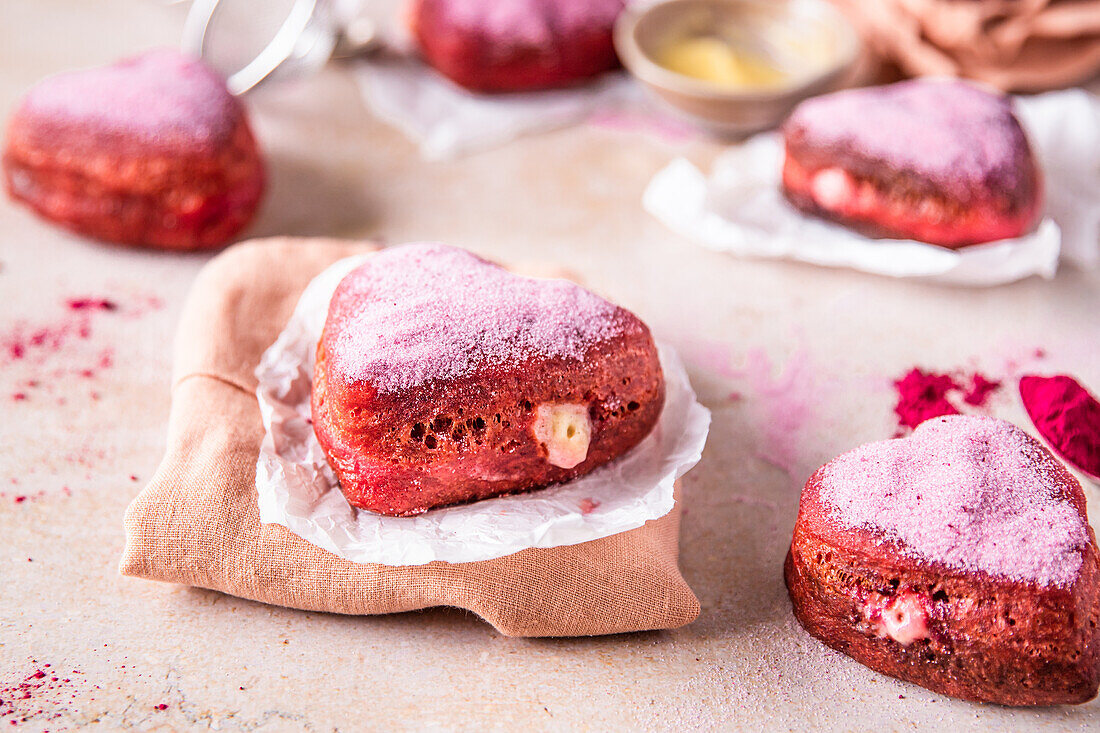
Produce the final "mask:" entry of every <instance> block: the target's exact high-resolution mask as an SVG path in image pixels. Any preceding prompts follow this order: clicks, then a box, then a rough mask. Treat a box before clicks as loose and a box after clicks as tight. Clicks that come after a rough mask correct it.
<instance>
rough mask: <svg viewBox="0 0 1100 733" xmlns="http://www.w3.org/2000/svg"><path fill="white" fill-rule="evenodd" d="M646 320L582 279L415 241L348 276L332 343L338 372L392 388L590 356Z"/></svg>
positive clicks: (335, 303) (333, 320) (334, 315)
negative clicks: (534, 272)
mask: <svg viewBox="0 0 1100 733" xmlns="http://www.w3.org/2000/svg"><path fill="white" fill-rule="evenodd" d="M642 328H644V326H643V325H642V324H641V322H640V321H639V320H638V319H637V318H635V317H634V316H633V315H632V314H630V313H629V312H628V311H625V310H623V309H622V308H619V307H617V306H615V305H613V304H611V303H609V302H607V301H606V300H604V299H603V298H600V297H599V296H596V295H594V294H592V293H590V292H588V291H587V290H585V289H583V288H581V287H579V286H578V285H576V284H574V283H571V282H567V281H565V280H534V279H531V278H525V277H520V276H518V275H513V274H512V273H510V272H508V271H507V270H505V269H503V268H501V267H498V266H497V265H494V264H492V263H490V262H487V261H485V260H483V259H481V258H480V257H477V256H475V255H473V254H470V253H469V252H466V251H465V250H461V249H457V248H454V247H448V246H445V245H441V244H413V245H405V246H402V247H395V248H392V249H388V250H385V251H383V252H381V253H379V254H377V255H375V256H374V257H372V258H371V259H370V260H369V261H368V262H366V263H365V264H364V265H362V266H360V267H359V268H357V269H356V270H354V271H353V272H352V273H350V274H349V275H348V276H347V277H345V278H344V279H343V281H341V283H340V285H339V286H338V287H337V289H336V292H335V294H334V295H333V297H332V302H331V304H330V306H329V314H328V321H327V323H326V325H325V344H326V350H327V354H328V358H329V359H330V364H331V365H332V367H333V369H334V371H335V372H336V373H340V374H344V375H347V376H348V377H349V378H351V379H354V380H360V381H364V382H369V383H370V384H371V385H373V386H374V387H375V389H377V390H378V391H379V392H383V393H387V392H396V391H400V390H407V389H414V388H416V387H420V386H423V385H427V384H429V383H432V382H436V381H446V380H453V379H457V378H461V377H465V376H469V375H471V374H473V373H475V372H476V371H477V370H479V369H481V368H485V367H488V366H495V365H503V366H519V365H522V364H524V363H527V362H530V361H532V360H536V359H556V360H563V361H567V362H574V363H576V362H583V361H584V360H585V358H586V356H587V355H588V353H589V351H590V350H591V349H593V348H594V347H596V346H598V345H599V344H601V343H605V342H607V341H609V340H611V339H614V338H617V337H619V336H622V335H624V334H628V333H636V332H637V330H638V329H642Z"/></svg>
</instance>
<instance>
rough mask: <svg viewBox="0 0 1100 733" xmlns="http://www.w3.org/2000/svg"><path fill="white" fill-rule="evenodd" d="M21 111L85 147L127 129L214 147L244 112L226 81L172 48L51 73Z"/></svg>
mask: <svg viewBox="0 0 1100 733" xmlns="http://www.w3.org/2000/svg"><path fill="white" fill-rule="evenodd" d="M21 111H22V113H23V114H26V115H29V116H30V117H29V118H30V119H31V120H33V121H34V124H35V125H36V129H37V131H38V132H37V134H40V135H56V134H58V133H60V132H62V131H64V132H65V133H66V136H67V137H66V139H68V140H70V143H71V144H72V145H74V146H75V147H77V148H81V147H83V146H84V145H89V146H91V145H96V146H97V147H98V143H99V141H101V140H110V139H114V138H117V137H118V136H120V135H123V136H125V137H126V138H127V140H128V141H130V142H131V143H133V142H139V143H142V144H144V145H148V146H151V147H154V148H156V149H158V150H166V149H167V150H172V149H174V148H176V147H179V146H186V147H187V149H188V150H189V151H192V152H194V151H196V150H213V149H215V148H216V147H217V146H219V145H220V144H221V143H222V142H223V141H224V140H225V139H226V138H227V137H228V136H229V135H230V134H231V133H232V131H233V129H234V126H235V125H236V121H237V119H238V118H239V117H240V115H241V114H242V112H241V107H240V102H238V101H237V100H236V99H235V98H234V97H233V96H232V95H231V94H229V91H228V90H227V89H226V87H225V82H224V81H223V80H222V79H221V77H219V76H218V75H217V74H216V73H215V72H214V71H212V70H210V69H209V68H207V67H206V66H205V65H203V64H202V63H201V62H199V61H197V60H195V59H192V58H190V57H188V56H185V55H183V54H181V53H179V52H177V51H173V50H170V49H160V50H155V51H149V52H147V53H144V54H142V55H140V56H135V57H133V58H129V59H125V60H123V61H119V62H118V63H115V64H112V65H110V66H104V67H100V68H94V69H82V70H78V71H70V72H65V73H62V74H57V75H55V76H51V77H49V78H47V79H44V80H42V81H41V82H39V83H38V84H37V85H36V86H35V87H33V88H32V89H31V90H30V92H28V93H27V96H26V98H25V100H24V102H23V105H22V108H21Z"/></svg>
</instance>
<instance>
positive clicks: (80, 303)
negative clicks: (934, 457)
mask: <svg viewBox="0 0 1100 733" xmlns="http://www.w3.org/2000/svg"><path fill="white" fill-rule="evenodd" d="M65 304H66V305H67V306H69V310H74V311H83V310H100V311H113V310H117V309H118V305H116V304H115V302H114V301H111V300H106V299H104V298H69V299H68V300H66V301H65Z"/></svg>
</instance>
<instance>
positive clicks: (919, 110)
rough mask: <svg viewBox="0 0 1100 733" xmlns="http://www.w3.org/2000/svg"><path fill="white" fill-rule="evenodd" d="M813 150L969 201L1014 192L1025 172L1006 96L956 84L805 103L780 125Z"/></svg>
mask: <svg viewBox="0 0 1100 733" xmlns="http://www.w3.org/2000/svg"><path fill="white" fill-rule="evenodd" d="M785 130H786V131H787V133H788V135H789V134H792V133H793V132H794V131H796V130H797V131H799V132H800V134H804V135H805V137H806V140H807V141H808V142H809V143H810V144H812V145H814V146H820V147H823V148H826V149H831V150H839V151H844V150H854V151H856V153H857V154H858V155H861V156H864V157H866V158H867V159H868V162H869V163H870V164H873V165H880V166H885V167H886V169H892V170H895V171H905V172H909V173H913V174H916V175H918V176H920V177H924V178H928V179H931V180H933V181H934V182H935V183H936V184H937V185H938V186H940V187H943V188H944V189H946V190H947V191H948V192H950V193H951V194H952V195H954V196H956V197H958V198H961V199H962V200H969V199H970V198H971V197H972V191H973V190H974V189H975V188H978V189H980V190H983V191H984V190H986V189H987V188H988V187H990V186H995V187H997V188H998V189H999V190H1002V191H1004V190H1007V191H1011V190H1013V188H1014V187H1015V186H1016V184H1017V183H1018V182H1019V180H1020V178H1021V177H1022V176H1023V175H1024V173H1025V172H1026V171H1027V170H1029V169H1030V166H1031V163H1030V160H1031V152H1030V148H1029V146H1028V142H1027V137H1026V136H1025V135H1024V131H1023V129H1022V128H1021V127H1020V124H1019V122H1017V121H1016V118H1015V116H1014V115H1013V112H1012V104H1011V102H1010V101H1009V100H1008V98H1007V97H1003V96H998V95H995V94H992V93H990V92H987V91H985V90H983V89H979V88H978V87H975V86H973V85H971V84H968V83H966V82H962V81H955V80H914V81H905V82H900V83H897V84H891V85H889V86H884V87H872V88H865V89H853V90H848V91H843V92H838V93H836V94H828V95H825V96H821V97H815V98H813V99H810V100H808V101H806V102H803V103H802V104H801V105H799V107H798V108H797V109H796V110H795V112H794V114H792V116H791V118H790V119H789V120H788V122H787V123H786V125H785Z"/></svg>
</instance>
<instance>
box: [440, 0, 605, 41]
mask: <svg viewBox="0 0 1100 733" xmlns="http://www.w3.org/2000/svg"><path fill="white" fill-rule="evenodd" d="M434 4H435V6H436V10H437V12H439V13H440V15H441V16H442V17H444V18H447V19H448V20H449V21H450V22H451V23H453V24H455V25H456V26H458V27H459V28H463V29H466V30H470V31H475V32H477V33H480V34H483V35H485V36H486V38H487V39H488V41H489V42H490V43H493V42H495V43H496V44H498V45H520V44H523V45H538V46H543V45H548V44H551V43H553V42H554V41H555V40H556V39H557V38H559V37H561V36H571V35H575V34H577V33H585V32H589V33H590V32H592V29H593V28H595V29H600V28H610V27H611V26H612V24H613V23H614V22H615V18H617V17H618V15H619V13H620V12H621V11H622V9H623V6H624V5H625V4H626V3H625V0H438V2H436V3H434Z"/></svg>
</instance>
